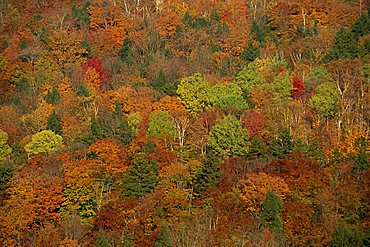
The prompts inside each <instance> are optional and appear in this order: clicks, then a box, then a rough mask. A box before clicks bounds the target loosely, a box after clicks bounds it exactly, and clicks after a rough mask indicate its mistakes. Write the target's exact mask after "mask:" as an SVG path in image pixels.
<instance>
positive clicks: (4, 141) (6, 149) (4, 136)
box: [0, 130, 12, 162]
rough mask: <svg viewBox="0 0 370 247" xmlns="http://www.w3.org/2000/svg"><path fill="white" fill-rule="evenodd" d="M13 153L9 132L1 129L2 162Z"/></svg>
mask: <svg viewBox="0 0 370 247" xmlns="http://www.w3.org/2000/svg"><path fill="white" fill-rule="evenodd" d="M11 153H12V148H11V147H10V146H9V145H8V133H6V132H4V131H2V130H0V162H1V161H3V160H4V159H6V158H7V157H8V156H9V155H10V154H11Z"/></svg>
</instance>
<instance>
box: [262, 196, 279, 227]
mask: <svg viewBox="0 0 370 247" xmlns="http://www.w3.org/2000/svg"><path fill="white" fill-rule="evenodd" d="M283 208H284V204H283V200H282V199H281V198H280V197H279V196H278V195H276V193H275V192H274V191H271V190H270V191H269V192H267V194H266V198H265V200H264V201H263V203H262V208H261V212H260V220H261V222H262V225H263V226H264V227H267V228H270V230H271V231H272V232H275V233H278V232H282V231H283V224H284V222H283V220H282V218H281V217H280V211H281V210H282V209H283Z"/></svg>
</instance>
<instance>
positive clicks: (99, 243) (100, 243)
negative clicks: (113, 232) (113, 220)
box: [95, 230, 112, 247]
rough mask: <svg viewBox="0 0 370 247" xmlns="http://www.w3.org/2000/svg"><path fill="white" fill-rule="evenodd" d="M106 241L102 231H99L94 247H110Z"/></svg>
mask: <svg viewBox="0 0 370 247" xmlns="http://www.w3.org/2000/svg"><path fill="white" fill-rule="evenodd" d="M111 246H112V245H111V244H110V243H109V241H108V239H107V238H106V237H105V235H104V233H103V231H102V230H100V231H99V234H98V239H97V240H96V242H95V247H111Z"/></svg>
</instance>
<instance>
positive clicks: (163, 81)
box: [152, 69, 176, 96]
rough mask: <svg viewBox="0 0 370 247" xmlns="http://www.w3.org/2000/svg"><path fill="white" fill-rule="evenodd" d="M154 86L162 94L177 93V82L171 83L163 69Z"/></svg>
mask: <svg viewBox="0 0 370 247" xmlns="http://www.w3.org/2000/svg"><path fill="white" fill-rule="evenodd" d="M152 85H153V88H154V89H155V90H156V91H157V92H159V93H160V94H161V95H170V96H172V95H174V94H175V91H176V89H175V84H171V83H170V81H169V79H168V77H167V75H166V73H165V72H164V71H163V70H162V69H161V70H160V71H159V74H158V77H157V79H156V80H155V81H154V83H153V84H152Z"/></svg>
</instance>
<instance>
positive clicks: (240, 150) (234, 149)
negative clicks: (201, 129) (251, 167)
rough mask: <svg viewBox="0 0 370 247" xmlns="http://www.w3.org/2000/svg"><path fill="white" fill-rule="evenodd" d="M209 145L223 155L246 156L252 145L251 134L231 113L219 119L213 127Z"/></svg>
mask: <svg viewBox="0 0 370 247" xmlns="http://www.w3.org/2000/svg"><path fill="white" fill-rule="evenodd" d="M208 146H209V148H210V149H211V150H213V151H214V152H215V153H216V154H219V155H221V156H223V157H238V156H245V155H247V154H248V152H249V147H250V142H249V135H248V132H247V131H245V130H244V129H243V127H242V125H241V123H240V122H239V121H238V120H237V119H236V117H235V116H233V115H230V116H227V117H225V118H224V119H222V120H219V121H217V122H216V124H215V125H214V126H213V127H212V128H211V131H210V132H209V138H208Z"/></svg>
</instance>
